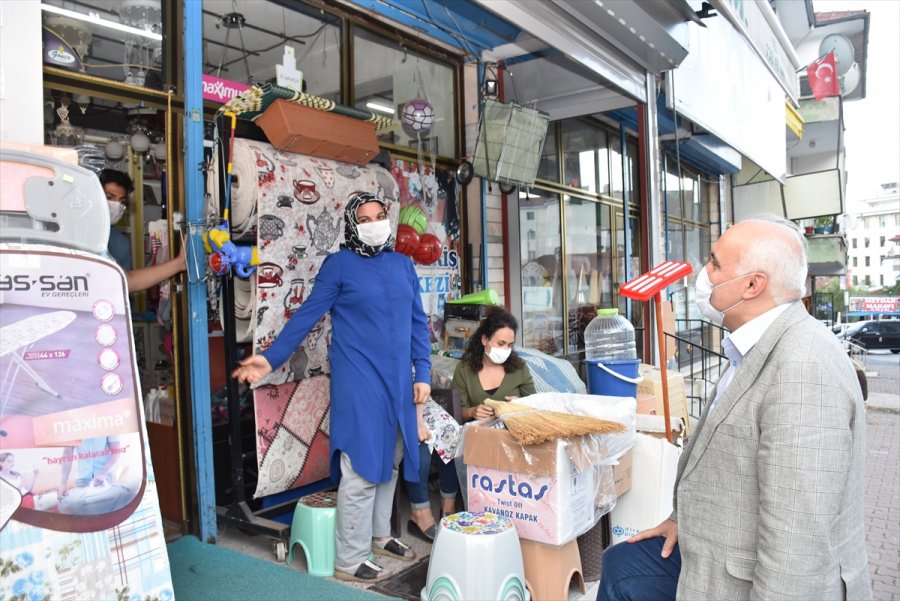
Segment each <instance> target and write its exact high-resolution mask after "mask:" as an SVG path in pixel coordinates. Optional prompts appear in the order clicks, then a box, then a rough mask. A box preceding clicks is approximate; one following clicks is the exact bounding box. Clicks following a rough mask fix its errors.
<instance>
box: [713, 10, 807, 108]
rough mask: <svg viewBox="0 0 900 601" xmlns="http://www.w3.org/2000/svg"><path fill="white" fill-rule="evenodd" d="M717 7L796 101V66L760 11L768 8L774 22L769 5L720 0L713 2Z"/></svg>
mask: <svg viewBox="0 0 900 601" xmlns="http://www.w3.org/2000/svg"><path fill="white" fill-rule="evenodd" d="M716 8H718V9H719V11H721V12H722V13H723V14H724V15H725V16H726V17H727V18H728V19H729V20H730V21H731V22H732V23H733V24H734V25H735V27H737V28H738V29H739V30H740V31H742V32H743V33H744V35H745V36H746V38H747V40H748V41H749V42H750V45H751V46H752V47H753V49H754V50H755V51H756V53H757V54H758V55H759V57H760V58H761V59H762V60H763V61H765V63H766V65H767V66H768V67H769V70H770V71H771V72H772V75H774V76H775V77H776V78H777V79H778V81H779V82H780V83H781V87H782V88H784V91H785V92H786V93H787V95H788V96H789V97H790V98H791V100H792V101H793V103H794V104H795V105H796V103H797V99H798V98H799V96H800V81H799V80H798V78H797V68H798V67H799V65H797V66H795V65H794V64H793V63H791V60H790V58H788V55H787V52H786V51H785V49H784V47H783V46H782V45H781V42H779V41H778V37H777V36H776V35H775V32H774V31H773V30H772V26H771V25H770V24H769V22H770V21H769V19H766V16H765V15H764V14H763V11H769V12H770V13H772V14H771V19H772V20H774V21H776V22H777V17H775V14H774V11H772V8H771V7H770V6H768V5H767V4H765V3H757V2H744V1H743V0H719V1H718V2H716Z"/></svg>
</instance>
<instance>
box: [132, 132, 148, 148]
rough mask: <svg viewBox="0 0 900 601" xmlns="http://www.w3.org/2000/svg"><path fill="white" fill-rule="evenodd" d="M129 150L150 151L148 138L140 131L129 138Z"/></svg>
mask: <svg viewBox="0 0 900 601" xmlns="http://www.w3.org/2000/svg"><path fill="white" fill-rule="evenodd" d="M131 149H132V150H134V151H135V152H147V151H148V150H149V149H150V138H148V137H147V134H145V133H144V132H142V131H139V132H137V133H135V134H134V135H133V136H131Z"/></svg>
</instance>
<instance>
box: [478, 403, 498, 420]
mask: <svg viewBox="0 0 900 601" xmlns="http://www.w3.org/2000/svg"><path fill="white" fill-rule="evenodd" d="M493 416H494V410H493V409H491V408H490V407H488V406H487V405H485V404H484V403H482V404H481V405H478V406H476V407H475V413H474V414H473V419H487V418H489V417H493Z"/></svg>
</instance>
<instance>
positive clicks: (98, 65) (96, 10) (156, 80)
mask: <svg viewBox="0 0 900 601" xmlns="http://www.w3.org/2000/svg"><path fill="white" fill-rule="evenodd" d="M168 4H169V3H167V2H149V1H148V2H105V1H100V0H87V1H85V2H65V1H62V0H45V1H44V2H43V3H42V5H43V8H44V9H43V10H42V11H41V19H42V25H43V28H44V29H43V32H42V35H43V36H44V40H43V42H44V44H45V45H46V46H47V47H48V48H51V47H54V46H55V47H56V48H57V50H56V51H55V52H53V53H52V54H46V53H45V54H44V55H43V57H44V64H47V65H50V66H52V67H58V68H62V69H68V70H71V71H77V72H80V73H85V74H87V75H91V76H94V77H100V78H103V79H111V80H115V81H119V82H124V83H129V84H132V85H136V86H140V87H146V88H149V89H152V90H162V89H164V87H165V85H164V83H165V82H166V78H165V74H164V73H163V65H164V62H163V59H164V56H163V52H164V50H163V48H164V45H165V44H164V40H163V36H162V33H163V19H164V18H165V16H166V15H165V13H166V9H167V6H168ZM60 13H63V14H60ZM122 25H126V26H128V27H130V28H131V29H130V30H128V31H122V30H121V29H120V28H121V26H122ZM59 42H64V44H60V43H59Z"/></svg>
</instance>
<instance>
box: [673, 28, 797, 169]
mask: <svg viewBox="0 0 900 601" xmlns="http://www.w3.org/2000/svg"><path fill="white" fill-rule="evenodd" d="M705 23H706V27H705V28H703V27H691V28H690V33H691V42H690V48H691V52H690V54H688V56H687V58H686V59H685V60H684V62H682V63H681V65H680V66H679V67H678V68H677V69H675V70H673V71H672V72H671V74H672V77H670V78H667V79H668V82H667V83H668V87H667V89H666V107H667V108H669V109H670V110H676V111H677V112H678V114H679V115H682V116H684V117H687V118H688V119H690V120H691V121H693V122H694V123H696V124H697V125H700V126H701V127H703V128H704V129H706V130H707V131H709V132H710V133H712V134H713V135H715V136H716V137H717V138H719V139H720V140H722V141H723V142H725V143H726V144H728V145H729V146H731V147H732V148H734V149H735V150H737V151H738V152H740V153H741V154H742V155H744V156H745V157H747V158H748V159H750V160H751V161H753V162H754V163H756V164H757V165H759V166H760V167H762V168H763V169H764V170H765V171H766V173H768V174H769V175H771V176H772V177H774V178H775V179H777V180H778V181H779V182H781V183H785V179H786V174H787V160H786V153H787V145H786V143H785V134H784V131H785V129H784V128H785V113H784V98H785V92H784V90H783V89H782V87H781V85H780V83H779V82H778V80H777V79H776V78H775V77H773V75H772V73H771V72H770V71H769V69H768V68H767V66H766V64H765V63H764V62H763V61H762V59H760V57H759V56H758V55H757V53H756V52H755V51H754V50H753V49H752V48H751V47H750V43H749V42H748V40H747V38H745V37H744V36H743V35H742V34H741V33H740V32H739V31H738V30H737V29H735V28H734V27H733V26H732V25H731V23H729V22H728V21H726V20H725V19H707V20H706V21H705Z"/></svg>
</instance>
